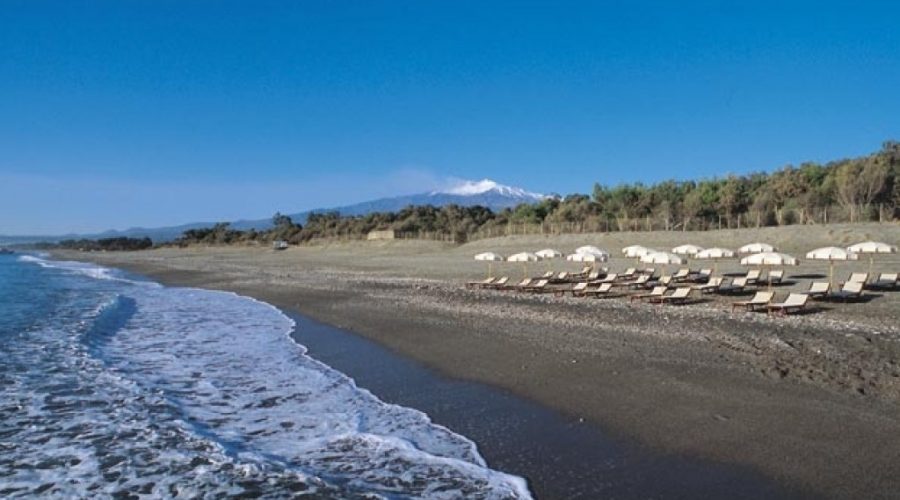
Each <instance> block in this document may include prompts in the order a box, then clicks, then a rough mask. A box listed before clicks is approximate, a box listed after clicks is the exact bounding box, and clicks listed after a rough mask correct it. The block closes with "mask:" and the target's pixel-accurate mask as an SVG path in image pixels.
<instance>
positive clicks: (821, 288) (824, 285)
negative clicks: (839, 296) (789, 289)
mask: <svg viewBox="0 0 900 500" xmlns="http://www.w3.org/2000/svg"><path fill="white" fill-rule="evenodd" d="M829 290H831V283H829V282H827V281H813V282H812V283H810V284H809V290H807V291H806V295H808V296H809V298H811V299H824V298H825V297H827V296H828V292H829Z"/></svg>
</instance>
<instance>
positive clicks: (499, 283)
mask: <svg viewBox="0 0 900 500" xmlns="http://www.w3.org/2000/svg"><path fill="white" fill-rule="evenodd" d="M507 283H509V276H503V277H501V278H499V279H497V280H496V281H494V282H492V283H488V284H486V285H481V288H487V289H489V290H499V289H501V288H503V287H505V286H506V284H507Z"/></svg>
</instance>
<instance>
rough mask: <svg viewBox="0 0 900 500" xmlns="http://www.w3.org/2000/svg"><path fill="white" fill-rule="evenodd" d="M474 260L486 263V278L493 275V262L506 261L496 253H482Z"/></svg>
mask: <svg viewBox="0 0 900 500" xmlns="http://www.w3.org/2000/svg"><path fill="white" fill-rule="evenodd" d="M475 260H481V261H486V262H487V263H488V274H487V277H488V278H490V277H491V276H493V275H494V262H502V261H504V260H506V259H504V258H503V256H502V255H500V254H498V253H494V252H484V253H480V254H478V255H476V256H475Z"/></svg>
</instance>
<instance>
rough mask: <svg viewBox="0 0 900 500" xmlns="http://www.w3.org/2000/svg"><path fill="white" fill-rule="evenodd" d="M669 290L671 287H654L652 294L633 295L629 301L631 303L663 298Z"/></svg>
mask: <svg viewBox="0 0 900 500" xmlns="http://www.w3.org/2000/svg"><path fill="white" fill-rule="evenodd" d="M668 289H669V287H666V286H657V287H653V290H651V291H650V293H639V294H637V295H632V296H631V297H630V298H629V300H630V301H631V302H634V301H635V300H644V299H652V298H653V297H662V296H663V295H665V293H666V290H668Z"/></svg>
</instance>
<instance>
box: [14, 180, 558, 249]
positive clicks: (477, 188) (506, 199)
mask: <svg viewBox="0 0 900 500" xmlns="http://www.w3.org/2000/svg"><path fill="white" fill-rule="evenodd" d="M545 198H547V196H546V195H543V194H540V193H533V192H530V191H526V190H524V189H521V188H517V187H512V186H506V185H503V184H499V183H497V182H495V181H492V180H490V179H483V180H480V181H460V182H458V183H456V184H453V185H451V186H450V187H448V188H446V189H443V190H440V191H432V192H430V193H421V194H413V195H405V196H396V197H391V198H382V199H378V200H373V201H366V202H362V203H357V204H354V205H348V206H344V207H336V208H327V209H317V210H307V211H304V212H298V213H291V214H288V215H289V216H290V217H291V219H293V220H294V222H298V223H300V224H304V223H306V219H307V218H308V217H309V214H311V213H322V212H338V213H340V214H341V215H366V214H370V213H373V212H396V211H398V210H402V209H403V208H406V207H408V206H410V205H433V206H436V207H443V206H446V205H451V204H456V205H460V206H465V207H471V206H476V205H481V206H484V207H488V208H490V209H491V210H494V211H499V210H502V209H504V208H513V207H515V206H517V205H520V204H522V203H536V202H539V201H541V200H543V199H545ZM275 210H281V211H282V212H283V211H284V209H282V208H279V207H273V210H272V211H273V212H274V211H275ZM212 225H213V223H212V222H193V223H189V224H181V225H178V226H170V227H159V228H143V227H136V228H131V229H125V230H121V231H119V230H110V231H105V232H103V233H98V234H90V235H66V236H65V237H58V238H52V237H35V238H32V239H31V240H32V241H37V239H38V238H40V239H47V238H49V239H66V238H113V237H119V236H126V237H130V238H143V237H145V236H146V237H149V238H151V239H152V240H153V241H157V242H162V241H170V240H173V239H175V238H177V237H179V236H181V233H182V232H184V231H186V230H188V229H196V228H201V227H209V226H212ZM231 226H232V227H233V228H235V229H241V230H246V229H251V228H253V229H260V230H263V229H268V228H270V227H271V226H272V222H271V221H270V220H269V219H260V220H239V221H233V222H232V223H231Z"/></svg>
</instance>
